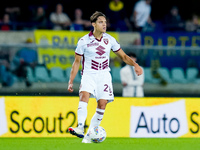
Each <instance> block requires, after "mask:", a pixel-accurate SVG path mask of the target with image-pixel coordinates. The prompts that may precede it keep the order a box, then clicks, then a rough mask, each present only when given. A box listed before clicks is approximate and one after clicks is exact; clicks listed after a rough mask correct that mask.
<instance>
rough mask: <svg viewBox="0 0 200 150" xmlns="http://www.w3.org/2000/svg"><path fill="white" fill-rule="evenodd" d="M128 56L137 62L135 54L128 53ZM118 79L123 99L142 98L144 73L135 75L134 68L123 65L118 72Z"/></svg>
mask: <svg viewBox="0 0 200 150" xmlns="http://www.w3.org/2000/svg"><path fill="white" fill-rule="evenodd" d="M128 56H129V57H130V58H131V59H133V60H134V61H137V57H136V54H135V53H128ZM120 77H121V82H122V85H123V91H122V96H123V97H144V90H143V85H144V71H143V74H142V75H140V76H138V75H137V74H136V73H135V70H134V66H130V65H125V66H124V67H123V68H121V70H120Z"/></svg>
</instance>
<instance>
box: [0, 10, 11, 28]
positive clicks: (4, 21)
mask: <svg viewBox="0 0 200 150" xmlns="http://www.w3.org/2000/svg"><path fill="white" fill-rule="evenodd" d="M0 28H1V30H3V31H9V30H12V26H11V21H10V16H9V14H4V15H3V19H2V21H1V22H0Z"/></svg>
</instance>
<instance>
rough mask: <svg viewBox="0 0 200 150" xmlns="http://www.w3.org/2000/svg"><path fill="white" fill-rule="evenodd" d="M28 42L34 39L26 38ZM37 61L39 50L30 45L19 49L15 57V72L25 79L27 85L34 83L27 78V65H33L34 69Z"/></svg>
mask: <svg viewBox="0 0 200 150" xmlns="http://www.w3.org/2000/svg"><path fill="white" fill-rule="evenodd" d="M26 43H27V44H32V43H33V41H32V39H30V38H29V39H27V40H26ZM37 62H38V61H37V51H36V50H35V49H32V48H29V47H25V48H22V49H21V50H19V51H18V52H17V53H16V55H15V57H14V58H13V72H14V74H16V75H17V77H19V78H22V79H24V80H25V83H26V86H27V87H29V86H31V85H32V83H31V82H30V81H29V79H28V78H27V75H28V74H27V73H28V72H27V67H31V68H32V69H33V70H34V68H35V66H36V65H37Z"/></svg>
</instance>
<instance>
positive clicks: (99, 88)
mask: <svg viewBox="0 0 200 150" xmlns="http://www.w3.org/2000/svg"><path fill="white" fill-rule="evenodd" d="M81 91H86V92H89V93H90V94H91V96H92V97H94V98H96V100H97V101H98V100H99V99H105V100H108V102H111V101H113V100H114V94H113V86H112V77H111V75H110V72H108V71H102V72H99V73H84V74H83V75H82V79H81V85H80V89H79V92H81Z"/></svg>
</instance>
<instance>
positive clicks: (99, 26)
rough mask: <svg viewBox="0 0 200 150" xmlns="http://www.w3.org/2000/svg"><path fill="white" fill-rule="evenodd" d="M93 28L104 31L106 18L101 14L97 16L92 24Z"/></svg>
mask: <svg viewBox="0 0 200 150" xmlns="http://www.w3.org/2000/svg"><path fill="white" fill-rule="evenodd" d="M94 28H95V29H96V31H99V32H103V33H104V32H106V18H105V17H103V16H99V17H98V19H97V21H96V22H95V24H94Z"/></svg>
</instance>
